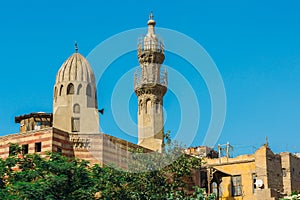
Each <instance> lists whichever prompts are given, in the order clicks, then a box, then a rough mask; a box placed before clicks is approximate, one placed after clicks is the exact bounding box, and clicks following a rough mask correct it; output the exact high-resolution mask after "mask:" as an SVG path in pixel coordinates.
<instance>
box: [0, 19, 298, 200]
mask: <svg viewBox="0 0 300 200" xmlns="http://www.w3.org/2000/svg"><path fill="white" fill-rule="evenodd" d="M155 24H156V22H155V21H154V19H153V15H152V14H151V15H150V17H149V20H148V32H147V34H146V35H145V37H144V38H143V39H142V40H141V42H140V43H139V44H138V51H137V54H138V60H139V63H140V70H139V73H136V74H135V76H134V80H133V81H134V91H135V94H136V96H137V99H138V105H137V106H138V113H137V115H138V117H137V119H138V144H133V143H131V142H128V141H125V140H122V139H119V138H116V137H113V136H111V135H108V134H105V133H101V132H100V131H99V121H100V120H99V112H102V110H98V103H97V88H96V83H95V76H94V72H93V70H92V67H91V66H90V64H89V63H88V61H87V60H86V58H85V57H84V56H82V55H81V54H80V53H79V52H78V47H77V45H75V53H73V54H72V55H71V56H70V57H69V58H68V59H67V60H66V61H65V62H64V63H63V64H62V66H61V67H60V69H59V70H58V72H57V75H56V82H55V84H54V95H53V113H43V112H38V113H30V114H25V115H21V116H17V117H15V122H16V123H19V124H20V131H19V133H16V134H10V135H6V136H2V137H0V157H1V158H3V159H5V158H7V157H8V156H9V154H10V143H17V144H19V145H20V146H21V147H22V154H23V155H25V154H33V153H37V154H40V155H42V156H45V155H46V153H47V152H59V153H61V154H62V155H64V156H67V157H76V158H79V159H85V160H87V161H89V162H90V163H91V165H92V164H96V163H97V164H100V165H102V166H103V165H107V164H109V163H114V165H117V166H119V167H121V168H126V166H127V163H128V161H130V160H131V159H132V158H131V154H130V153H129V152H130V151H131V150H134V149H139V150H140V149H141V150H142V151H143V152H154V151H156V152H161V151H162V147H163V136H164V116H163V98H164V95H165V94H166V92H167V85H168V77H167V71H166V70H165V69H163V67H162V64H163V62H164V59H165V54H164V45H163V43H162V42H161V41H160V40H159V39H158V37H157V35H156V34H155V30H154V28H155ZM185 153H186V154H189V155H191V156H196V157H201V158H202V159H204V160H205V164H204V165H203V168H202V169H201V171H198V172H196V173H195V175H194V176H193V177H192V179H193V184H194V185H198V186H200V187H203V188H206V191H207V192H208V193H211V192H214V193H216V194H217V195H218V197H219V199H248V200H253V199H264V200H265V199H266V200H273V199H279V197H282V196H283V195H284V194H290V193H291V192H293V191H298V192H300V167H299V166H300V157H299V156H296V155H293V154H291V153H288V152H284V153H280V154H274V153H273V152H272V151H271V149H270V148H269V146H268V144H265V145H263V146H262V147H261V148H259V149H258V150H257V151H256V152H255V153H254V154H252V155H242V156H238V157H235V158H231V157H228V156H227V157H220V154H219V155H218V154H217V152H214V151H212V149H210V148H208V147H195V148H194V147H191V148H188V149H186V150H185ZM212 153H213V154H212ZM211 155H215V156H212V157H211ZM203 157H204V158H203Z"/></svg>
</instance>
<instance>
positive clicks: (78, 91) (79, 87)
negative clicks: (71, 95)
mask: <svg viewBox="0 0 300 200" xmlns="http://www.w3.org/2000/svg"><path fill="white" fill-rule="evenodd" d="M81 88H82V85H81V84H79V85H78V88H77V94H80V93H81Z"/></svg>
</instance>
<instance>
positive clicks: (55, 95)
mask: <svg viewBox="0 0 300 200" xmlns="http://www.w3.org/2000/svg"><path fill="white" fill-rule="evenodd" d="M56 99H57V87H54V100H55V102H56Z"/></svg>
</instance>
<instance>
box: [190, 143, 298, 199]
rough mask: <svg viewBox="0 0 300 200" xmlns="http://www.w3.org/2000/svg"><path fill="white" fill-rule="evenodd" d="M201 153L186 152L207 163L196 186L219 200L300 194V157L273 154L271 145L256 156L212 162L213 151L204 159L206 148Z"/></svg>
mask: <svg viewBox="0 0 300 200" xmlns="http://www.w3.org/2000/svg"><path fill="white" fill-rule="evenodd" d="M200 149H202V151H197V148H189V149H188V150H187V151H186V152H187V153H188V154H190V155H194V156H197V157H202V159H203V161H204V162H203V163H204V165H203V169H202V170H201V171H200V172H199V174H196V175H195V177H196V178H195V183H196V184H197V185H198V186H200V187H202V188H205V189H206V191H207V193H215V194H217V196H218V197H219V199H222V200H223V199H224V200H239V199H245V200H256V199H257V200H278V199H279V198H281V197H283V196H285V195H289V194H291V193H292V192H298V193H299V192H300V185H299V183H300V157H298V156H296V155H292V154H291V153H285V152H284V153H280V154H274V153H273V152H272V150H271V149H270V148H269V147H268V145H263V146H262V147H260V148H259V149H258V150H257V151H256V152H255V153H254V154H251V155H240V156H237V157H234V158H230V157H219V158H212V157H211V156H210V154H211V153H210V151H207V152H209V153H210V154H206V155H205V154H204V151H205V148H203V147H201V148H200ZM195 150H196V151H195ZM197 152H199V154H198V153H197Z"/></svg>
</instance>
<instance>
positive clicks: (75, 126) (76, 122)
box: [71, 117, 80, 132]
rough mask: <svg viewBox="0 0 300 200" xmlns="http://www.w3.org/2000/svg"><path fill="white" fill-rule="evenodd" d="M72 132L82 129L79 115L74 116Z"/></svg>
mask: <svg viewBox="0 0 300 200" xmlns="http://www.w3.org/2000/svg"><path fill="white" fill-rule="evenodd" d="M71 124H72V132H79V130H80V119H79V117H72V122H71Z"/></svg>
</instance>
